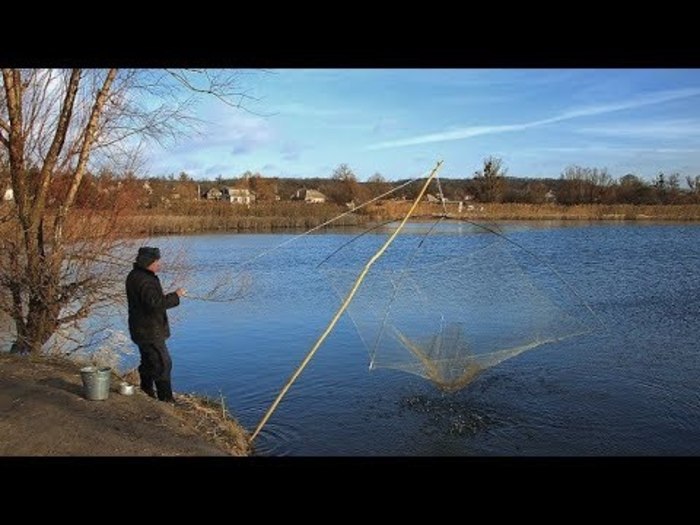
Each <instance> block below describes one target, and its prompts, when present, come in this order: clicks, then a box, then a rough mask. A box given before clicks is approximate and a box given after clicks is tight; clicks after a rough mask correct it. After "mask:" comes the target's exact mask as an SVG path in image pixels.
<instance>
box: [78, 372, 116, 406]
mask: <svg viewBox="0 0 700 525" xmlns="http://www.w3.org/2000/svg"><path fill="white" fill-rule="evenodd" d="M111 375H112V369H111V368H109V367H104V368H97V367H96V366H86V367H85V368H81V369H80V377H81V378H82V379H83V394H84V395H85V398H86V399H90V400H92V401H104V400H105V399H107V398H108V397H109V381H110V378H111Z"/></svg>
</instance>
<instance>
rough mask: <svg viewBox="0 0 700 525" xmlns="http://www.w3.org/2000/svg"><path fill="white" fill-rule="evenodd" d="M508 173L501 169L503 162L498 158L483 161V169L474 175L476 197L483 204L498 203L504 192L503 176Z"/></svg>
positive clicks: (488, 158)
mask: <svg viewBox="0 0 700 525" xmlns="http://www.w3.org/2000/svg"><path fill="white" fill-rule="evenodd" d="M507 172H508V170H507V169H505V168H504V167H503V160H502V159H500V158H498V157H487V158H485V159H484V167H483V168H482V169H481V170H479V171H477V172H476V173H475V174H474V182H475V185H476V189H477V194H478V195H477V196H478V198H479V200H480V201H483V202H498V201H500V200H501V197H502V195H503V192H504V191H505V187H506V181H505V175H506V173H507Z"/></svg>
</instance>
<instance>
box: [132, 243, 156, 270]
mask: <svg viewBox="0 0 700 525" xmlns="http://www.w3.org/2000/svg"><path fill="white" fill-rule="evenodd" d="M157 259H160V250H159V249H158V248H152V247H151V246H142V247H141V248H139V253H138V255H137V256H136V264H138V265H139V266H141V267H143V268H147V267H149V266H150V265H151V263H153V261H155V260H157Z"/></svg>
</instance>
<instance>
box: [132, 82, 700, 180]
mask: <svg viewBox="0 0 700 525" xmlns="http://www.w3.org/2000/svg"><path fill="white" fill-rule="evenodd" d="M242 82H243V87H244V88H245V89H246V90H248V91H249V92H250V94H251V95H253V96H255V97H256V98H257V99H258V100H257V101H255V102H251V103H249V104H248V105H247V108H248V110H249V111H243V110H236V109H233V108H230V107H228V106H225V105H223V104H221V103H219V102H216V101H215V100H209V101H207V102H205V103H202V104H200V105H199V106H198V109H197V112H198V113H197V116H198V117H200V118H202V119H203V120H204V124H203V125H202V127H201V129H200V132H199V133H198V134H197V135H191V136H189V137H187V138H186V139H184V140H181V141H180V142H179V143H177V144H172V145H169V146H168V147H167V148H165V149H163V148H160V147H153V148H152V149H151V150H150V151H149V153H148V161H147V163H146V165H145V170H146V172H147V173H148V174H149V175H168V174H170V173H174V174H178V173H180V172H181V171H186V172H187V173H189V174H190V175H192V176H194V177H195V178H214V177H216V176H217V175H222V176H224V177H234V176H239V175H240V174H242V173H243V172H244V171H246V170H251V171H253V172H255V171H257V172H260V173H262V174H263V175H265V176H271V177H273V176H280V177H329V176H330V175H331V174H332V172H333V170H334V169H335V168H336V167H337V166H338V165H339V164H340V163H347V164H348V165H349V166H350V167H351V168H352V169H353V171H354V172H355V173H356V174H357V176H358V178H359V180H365V179H366V178H367V177H369V176H370V175H372V174H374V173H377V172H379V173H381V174H382V175H383V176H384V177H385V178H387V179H389V180H396V179H400V178H408V177H414V176H419V175H421V174H423V173H425V172H427V171H429V170H430V169H431V168H432V167H433V166H434V164H435V162H436V161H437V160H439V159H442V160H444V167H443V169H442V172H441V176H443V177H471V176H472V175H473V173H474V171H476V170H477V169H479V167H480V166H481V164H482V161H483V159H484V157H487V156H489V155H495V156H499V157H501V158H503V160H504V163H505V165H506V167H507V168H508V173H509V175H513V176H517V177H559V175H560V174H561V172H562V170H563V169H564V168H565V167H566V166H569V165H572V164H578V165H581V166H589V167H599V168H607V169H608V170H609V172H610V173H611V174H612V175H613V176H614V177H616V178H618V177H621V176H622V175H625V174H626V173H630V172H631V173H635V174H637V175H639V176H641V177H642V178H644V179H647V180H649V179H651V178H653V177H654V176H655V175H656V174H657V173H658V172H659V171H663V172H665V173H672V172H679V173H680V174H681V175H682V176H685V175H693V176H694V175H697V174H700V69H697V70H695V69H693V70H687V69H685V70H683V69H543V70H536V69H524V70H523V69H485V70H481V69H337V70H336V69H315V70H303V69H282V70H272V71H257V72H252V74H246V75H243V78H242Z"/></svg>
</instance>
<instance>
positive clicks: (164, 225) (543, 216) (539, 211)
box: [119, 202, 700, 235]
mask: <svg viewBox="0 0 700 525" xmlns="http://www.w3.org/2000/svg"><path fill="white" fill-rule="evenodd" d="M410 204H411V203H410V202H390V203H383V204H379V205H376V204H373V205H371V206H368V207H366V208H361V209H359V210H357V211H353V212H351V213H348V214H347V215H345V216H343V217H342V218H340V219H338V220H336V221H333V222H332V223H331V225H330V226H333V227H353V226H354V227H362V226H365V225H370V224H373V223H377V222H381V221H387V220H391V219H395V220H399V219H401V218H403V217H404V216H405V214H406V213H407V211H408V208H409V207H410ZM302 206H304V207H303V208H299V210H298V213H294V214H293V215H291V214H288V213H285V214H275V208H274V207H273V206H268V207H265V208H261V207H258V208H257V209H256V208H255V207H251V208H245V207H242V206H240V207H239V206H236V205H232V206H231V208H230V209H229V210H223V211H224V212H223V213H222V209H221V208H220V207H218V208H217V209H216V214H214V213H197V214H192V213H188V214H183V213H178V212H177V211H176V210H154V211H153V212H147V213H134V214H128V215H124V216H122V217H120V219H119V230H120V232H121V233H122V234H126V235H166V234H186V233H205V232H222V231H224V232H248V233H264V232H284V231H299V230H302V231H305V230H308V229H311V228H314V227H317V226H320V225H322V224H323V223H325V222H327V221H329V220H330V219H333V218H334V217H337V216H338V215H340V214H342V213H344V212H348V211H349V210H348V209H347V208H343V207H341V206H337V207H336V206H331V205H323V206H316V205H302ZM280 211H282V210H280ZM284 211H285V212H288V211H289V209H288V208H287V207H285V208H284ZM445 211H446V212H447V214H448V215H449V216H450V217H458V218H461V219H467V220H473V221H477V222H478V221H647V222H654V221H700V204H679V205H673V204H666V205H633V204H610V205H607V204H582V205H574V206H563V205H557V204H542V205H534V204H515V203H474V204H471V205H468V206H463V207H462V210H459V208H458V207H457V206H456V205H454V204H448V205H447V206H446V208H443V206H442V205H441V204H435V203H423V204H421V205H419V207H418V209H417V210H416V212H415V214H414V216H415V217H416V218H419V217H423V218H425V217H429V216H437V215H440V214H443V213H445Z"/></svg>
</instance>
